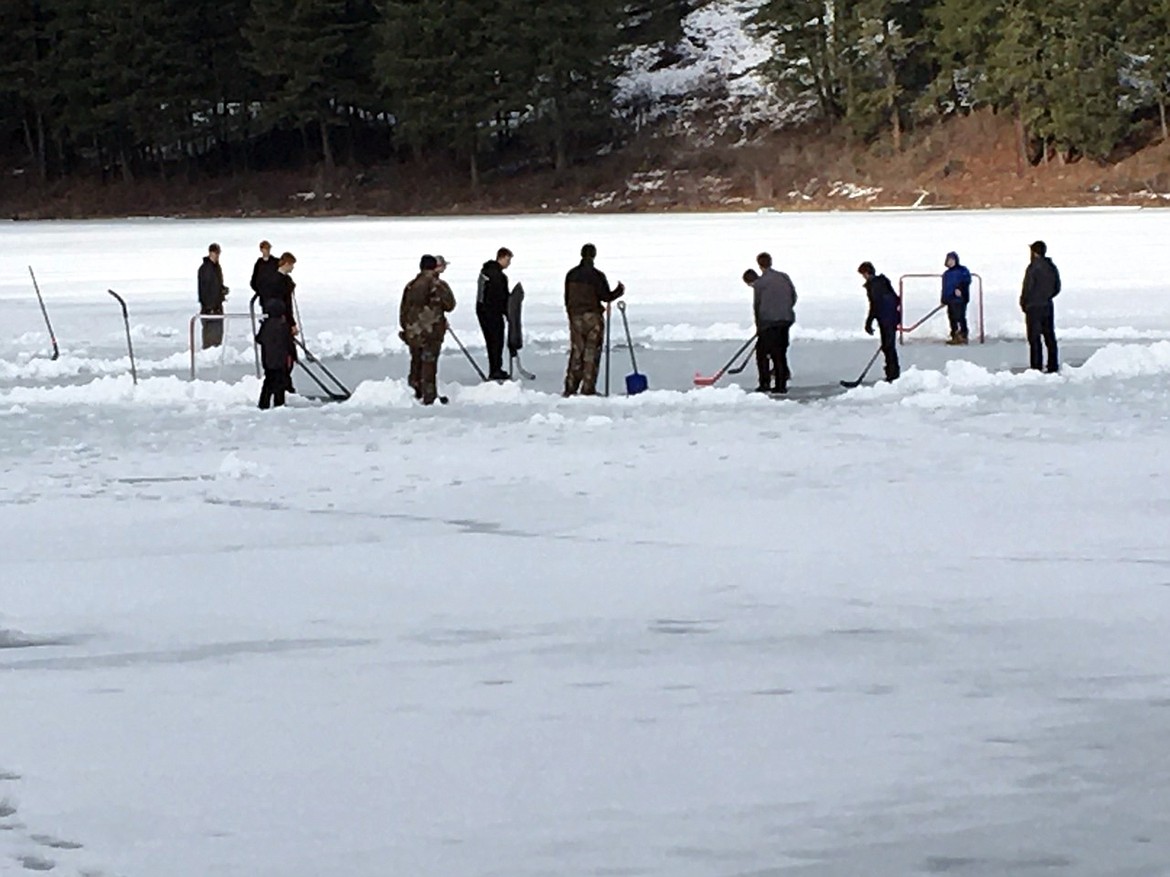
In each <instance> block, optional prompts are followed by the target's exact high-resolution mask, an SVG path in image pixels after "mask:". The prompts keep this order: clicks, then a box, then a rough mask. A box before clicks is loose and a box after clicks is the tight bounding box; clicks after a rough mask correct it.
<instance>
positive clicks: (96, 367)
mask: <svg viewBox="0 0 1170 877" xmlns="http://www.w3.org/2000/svg"><path fill="white" fill-rule="evenodd" d="M253 360H254V354H253V352H252V349H251V348H245V349H238V348H231V347H221V348H217V349H214V350H197V351H196V352H195V367H196V370H197V371H198V370H206V369H211V368H216V367H218V366H223V365H243V364H247V363H251V362H253ZM135 366H136V367H137V369H138V373H139V374H140V375H141V374H151V373H153V372H174V371H184V372H185V371H188V370H189V369H190V368H191V353H190V351H188V350H184V351H180V352H176V353H172V354H171V355H170V356H165V357H163V358H162V359H139V358H137V357H136V358H135ZM129 372H130V357H129V356H122V357H114V358H106V359H103V358H100V357H88V356H78V355H75V354H71V353H65V354H62V355H61V357H60V358H59V359H55V360H54V359H49V358H47V357H45V356H43V355H41V356H35V355H31V354H28V353H22V354H20V355H19V356H18V357H17V358H16V360H15V361H13V360H7V359H0V380H2V381H18V380H31V381H53V380H61V379H62V378H77V377H82V376H89V375H93V376H110V375H124V374H129Z"/></svg>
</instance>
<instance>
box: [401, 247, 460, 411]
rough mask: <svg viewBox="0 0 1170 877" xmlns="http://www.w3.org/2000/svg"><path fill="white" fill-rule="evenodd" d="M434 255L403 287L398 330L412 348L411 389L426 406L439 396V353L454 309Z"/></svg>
mask: <svg viewBox="0 0 1170 877" xmlns="http://www.w3.org/2000/svg"><path fill="white" fill-rule="evenodd" d="M436 267H438V261H437V260H436V259H435V257H434V256H429V255H428V256H423V257H422V259H421V260H419V273H418V276H416V277H415V278H414V280H412V281H410V283H408V284H406V288H405V289H403V290H402V303H401V304H400V305H399V307H398V322H399V325H400V326H401V329H402V331H401V332H399V333H398V337H400V338H401V339H402V340H403V341H405V342H406V345H407V346H408V347H409V348H410V378H409V381H408V382H409V384H410V388H411V389H412V390H414V396H415V398H416V399H421V400H422V403H423V404H424V405H433V404H434V402H435V400H436V399H437V398H438V397H439V394H438V370H439V353H440V352H441V351H442V349H443V337H444V336H445V335H446V334H447V314H448V313H450V312H451V311H453V310H455V296H454V294H452V292H451V287H449V286H448V285H447V284H446V283H444V282H443V281H442V280H440V279H439V276H438V275H437V274H436V273H435V268H436Z"/></svg>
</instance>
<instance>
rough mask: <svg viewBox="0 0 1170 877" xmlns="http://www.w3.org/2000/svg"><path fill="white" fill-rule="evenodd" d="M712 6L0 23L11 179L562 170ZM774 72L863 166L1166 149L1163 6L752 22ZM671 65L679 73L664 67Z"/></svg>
mask: <svg viewBox="0 0 1170 877" xmlns="http://www.w3.org/2000/svg"><path fill="white" fill-rule="evenodd" d="M709 2H710V0H587V2H583V0H216V2H215V3H210V2H206V0H0V29H2V31H0V32H3V33H4V34H5V36H6V37H7V40H6V45H5V52H4V53H3V54H0V155H4V156H7V157H8V160H9V163H13V162H15V163H18V164H21V165H24V166H27V167H29V168H32V169H35V173H37V174H39V176H40V177H41V178H42V179H46V180H47V179H54V178H62V177H69V176H76V175H84V174H93V173H95V172H97V171H101V172H103V173H106V174H114V175H116V176H118V177H121V178H125V179H133V178H135V177H136V176H139V175H143V174H148V173H158V174H161V175H163V176H167V175H169V174H174V173H186V174H188V175H190V174H192V173H217V172H227V171H238V170H245V169H264V168H273V167H289V166H297V165H300V164H303V163H305V162H306V161H310V162H318V161H319V162H321V163H323V165H324V167H325V168H326V169H327V170H331V169H332V168H333V167H334V166H336V165H338V164H352V163H357V162H367V161H378V160H388V159H392V158H396V159H399V160H403V161H424V160H425V161H433V160H435V158H436V157H438V158H440V159H442V160H443V161H449V162H457V163H458V164H459V165H460V166H462V167H463V168H464V169H465V170H466V172H467V173H468V174H469V176H470V178H471V180H472V181H473V182H474V181H476V180H477V178H478V175H479V173H480V170H481V167H482V166H483V163H484V162H485V161H490V162H492V163H494V164H501V163H504V162H510V163H514V164H519V165H525V164H527V165H542V164H548V165H551V166H555V167H556V168H558V169H559V168H563V167H565V166H566V165H568V164H569V163H570V162H572V161H573V160H575V159H576V158H578V157H580V156H582V155H585V154H591V153H593V152H595V151H597V150H598V149H604V148H606V147H612V146H615V145H618V144H619V143H620V141H621V139H622V138H623V136H625V130H624V126H623V118H622V108H621V107H618V106H616V105H615V100H614V86H615V82H616V78H617V76H618V75H619V73H620V71H621V59H622V57H623V54H624V52H626V51H627V50H628V49H630V48H632V47H636V46H639V45H659V44H661V45H664V46H665V47H667V49H668V50H669V46H670V45H671V44H672V42H674V41H676V40H678V39H679V38H680V36H681V35H682V24H681V23H682V21H683V19H684V18H685V17H686V16H687V15H688V14H690V13H691V12H693V11H694V10H695V9H696V8H698V7H700V6H703V5H706V4H707V3H709ZM742 8H743V11H744V12H745V13H746V14H747V17H748V22H749V27H750V28H751V29H752V30H754V31H755V32H756V33H757V34H759V35H760V36H764V37H767V38H769V39H770V40H771V42H772V45H773V46H774V51H773V53H772V55H771V57H770V58H769V59H768V61H767V62H766V63H765V64H764V65H763V71H764V72H765V73H766V74H767V75H768V76H769V77H770V79H771V80H772V82H773V83H774V85H775V87H776V89H777V92H778V94H779V95H780V98H781V99H782V100H784V101H787V102H791V103H794V104H800V105H803V106H805V107H806V108H807V117H820V118H823V119H827V120H830V121H833V122H838V123H840V124H841V126H842V128H843V130H846V131H848V132H850V133H851V134H852V135H853V136H854V137H856V138H858V140H860V141H862V142H869V141H873V140H874V139H877V138H886V137H888V138H889V141H890V143H891V145H892V146H893V148H895V149H897V148H900V147H901V139H902V135H903V132H904V131H905V130H906V129H907V128H910V127H914V126H919V125H923V124H931V123H933V122H934V121H936V120H937V119H939V118H941V117H945V116H947V115H949V114H953V113H960V112H968V111H970V110H971V109H975V108H979V107H991V108H993V109H995V110H996V111H999V112H1004V113H1010V114H1011V116H1012V117H1013V118H1014V119H1015V120H1016V123H1017V128H1018V130H1019V132H1020V144H1021V152H1022V153H1028V155H1029V158H1030V160H1032V161H1037V160H1046V159H1047V158H1048V157H1049V156H1050V155H1056V156H1059V157H1061V158H1062V159H1067V158H1069V157H1072V156H1089V157H1095V158H1104V157H1107V156H1108V155H1109V154H1110V153H1111V152H1112V151H1113V150H1114V149H1116V148H1117V147H1118V145H1119V144H1122V143H1124V142H1126V141H1127V139H1131V138H1132V137H1134V136H1135V133H1136V132H1138V131H1139V130H1142V129H1143V126H1144V127H1145V128H1150V127H1153V129H1154V130H1155V131H1157V129H1158V128H1159V127H1160V133H1161V136H1162V137H1163V138H1165V137H1166V134H1167V132H1166V103H1167V99H1168V95H1170V27H1168V22H1170V0H1109V2H1106V0H844V2H833V0H745V3H744V5H743V7H742ZM667 55H668V56H669V51H667Z"/></svg>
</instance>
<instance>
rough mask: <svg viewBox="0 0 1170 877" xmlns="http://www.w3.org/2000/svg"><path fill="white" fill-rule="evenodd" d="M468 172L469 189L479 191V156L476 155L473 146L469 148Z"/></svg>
mask: <svg viewBox="0 0 1170 877" xmlns="http://www.w3.org/2000/svg"><path fill="white" fill-rule="evenodd" d="M469 170H470V171H471V188H472V189H477V190H478V189H479V156H477V155H476V150H475V146H474V145H472V147H471V161H470V162H469Z"/></svg>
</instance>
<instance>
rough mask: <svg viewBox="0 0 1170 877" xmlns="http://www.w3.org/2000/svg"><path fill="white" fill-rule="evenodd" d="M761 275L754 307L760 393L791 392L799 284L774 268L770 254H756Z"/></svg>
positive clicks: (754, 298)
mask: <svg viewBox="0 0 1170 877" xmlns="http://www.w3.org/2000/svg"><path fill="white" fill-rule="evenodd" d="M756 264H757V265H758V266H759V268H760V276H759V278H757V279H756V280H755V281H754V282H753V283H752V290H753V291H754V296H753V302H752V309H753V312H754V314H755V318H756V368H757V369H758V370H759V373H760V383H759V386H757V387H756V392H758V393H768V392H776V393H787V392H788V378H789V376H790V375H791V372H790V371H789V370H788V341H789V337H790V335H791V332H792V324H793V323H795V322H796V287H795V286H793V285H792V279H791V278H790V277H789V276H788V275H787V274H785V273H784V272H783V271H777V270H776V269H775V268H773V267H772V257H771V256H770V255H769V254H768V253H760V254H759V255H758V256H756Z"/></svg>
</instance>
